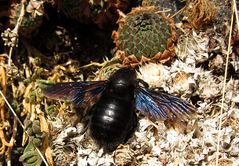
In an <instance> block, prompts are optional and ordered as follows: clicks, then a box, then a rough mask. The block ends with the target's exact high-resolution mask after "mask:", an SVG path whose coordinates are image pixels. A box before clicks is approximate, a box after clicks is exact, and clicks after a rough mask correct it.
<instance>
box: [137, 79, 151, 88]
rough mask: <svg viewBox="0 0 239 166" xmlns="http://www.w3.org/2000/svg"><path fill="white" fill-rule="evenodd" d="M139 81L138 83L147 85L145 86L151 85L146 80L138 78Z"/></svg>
mask: <svg viewBox="0 0 239 166" xmlns="http://www.w3.org/2000/svg"><path fill="white" fill-rule="evenodd" d="M137 81H138V84H142V85H143V87H145V88H148V87H149V84H148V83H147V82H145V81H144V80H141V79H137Z"/></svg>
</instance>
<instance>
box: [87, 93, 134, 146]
mask: <svg viewBox="0 0 239 166" xmlns="http://www.w3.org/2000/svg"><path fill="white" fill-rule="evenodd" d="M136 124H137V121H136V115H135V112H134V110H133V101H125V100H121V99H119V98H114V97H112V96H111V97H106V96H102V97H101V99H100V101H99V102H98V103H97V104H96V105H95V107H94V110H93V114H92V119H91V124H90V130H91V135H92V138H93V139H94V140H95V141H96V143H97V144H98V145H100V146H101V147H103V148H104V150H105V151H112V150H114V149H115V148H116V147H117V146H118V145H119V144H120V143H124V142H125V141H127V139H128V138H129V137H130V136H129V135H130V134H131V133H133V132H134V130H135V127H136Z"/></svg>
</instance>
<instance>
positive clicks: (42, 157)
mask: <svg viewBox="0 0 239 166" xmlns="http://www.w3.org/2000/svg"><path fill="white" fill-rule="evenodd" d="M0 94H1V96H2V97H3V99H4V100H5V102H6V103H7V106H8V107H9V108H10V110H11V112H12V114H13V115H14V116H15V118H16V119H17V121H18V123H19V124H20V126H21V127H22V128H23V130H24V132H25V133H26V134H27V136H28V137H29V134H28V133H27V131H26V130H25V127H24V125H23V123H22V122H21V120H20V118H19V117H18V115H17V114H16V112H15V111H14V109H13V108H12V106H11V105H10V104H9V102H8V100H7V99H6V97H5V96H4V94H3V93H2V91H1V90H0ZM30 141H31V140H30ZM32 144H33V146H34V147H35V148H36V150H37V152H38V154H39V155H40V157H41V159H42V161H43V162H44V164H45V165H46V166H49V164H48V163H47V161H46V159H45V158H44V156H43V154H42V153H41V151H40V150H39V149H38V148H37V147H36V145H35V144H34V143H33V142H32Z"/></svg>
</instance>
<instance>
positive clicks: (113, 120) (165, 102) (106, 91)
mask: <svg viewBox="0 0 239 166" xmlns="http://www.w3.org/2000/svg"><path fill="white" fill-rule="evenodd" d="M43 91H44V94H45V95H46V96H47V97H49V98H52V99H61V100H67V101H71V102H72V103H73V104H75V105H76V106H80V105H82V104H87V103H89V102H91V101H92V100H96V102H95V104H94V105H93V106H92V107H91V108H90V109H89V111H90V112H91V116H90V120H89V125H88V127H89V129H90V134H91V137H92V138H93V139H94V140H95V142H96V143H97V144H98V145H99V146H100V147H103V149H104V151H105V152H111V151H114V150H115V149H116V148H117V146H118V145H119V144H121V143H125V142H126V141H127V140H128V139H129V138H130V137H131V136H132V134H133V133H134V131H135V130H136V127H137V123H138V119H137V115H136V111H135V110H138V111H139V112H140V113H142V114H143V115H146V116H149V117H151V118H152V119H155V120H159V119H162V120H168V119H174V118H176V117H186V118H189V117H190V114H191V113H192V112H194V108H193V106H191V105H190V104H189V103H187V102H186V101H183V100H182V99H180V98H178V97H175V96H172V95H170V94H168V93H165V92H160V91H154V90H150V89H149V88H148V85H147V83H145V82H144V81H143V80H140V79H137V77H136V72H135V70H134V69H131V68H122V69H119V70H118V71H116V72H115V73H114V74H112V75H111V76H110V77H109V79H108V80H105V81H86V82H69V83H57V84H50V85H48V86H47V87H46V88H45V89H43Z"/></svg>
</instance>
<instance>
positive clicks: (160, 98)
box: [135, 87, 195, 120]
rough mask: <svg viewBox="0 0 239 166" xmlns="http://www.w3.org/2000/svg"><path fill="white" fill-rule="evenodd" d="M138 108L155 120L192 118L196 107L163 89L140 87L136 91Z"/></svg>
mask: <svg viewBox="0 0 239 166" xmlns="http://www.w3.org/2000/svg"><path fill="white" fill-rule="evenodd" d="M135 104H136V109H137V110H139V111H140V112H141V113H142V114H143V115H146V116H149V117H152V118H153V119H155V120H159V119H161V120H169V119H175V118H177V117H181V118H183V119H187V118H190V114H192V113H194V112H195V109H194V107H193V106H192V105H191V104H189V103H187V102H186V101H184V100H182V99H180V98H178V97H176V96H172V95H170V94H168V93H165V92H161V91H153V90H150V89H147V88H145V87H138V88H137V89H136V92H135Z"/></svg>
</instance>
